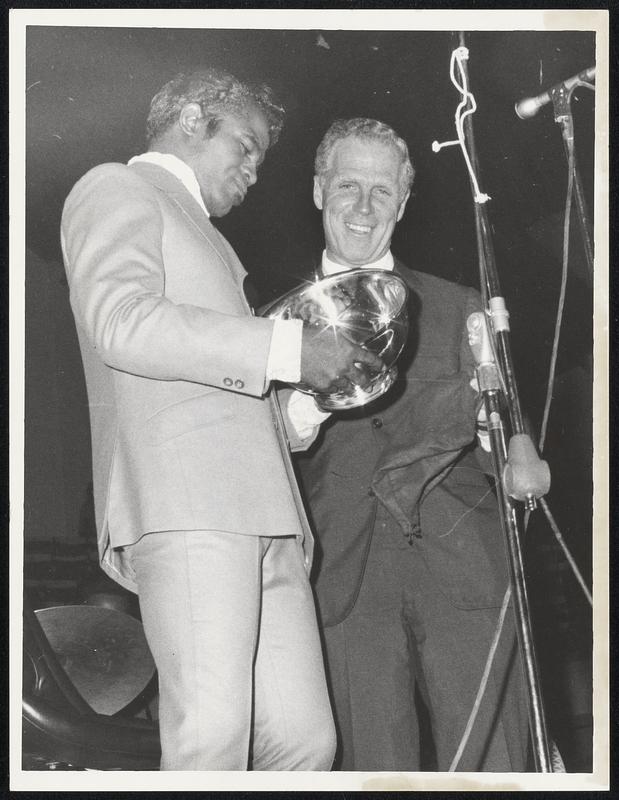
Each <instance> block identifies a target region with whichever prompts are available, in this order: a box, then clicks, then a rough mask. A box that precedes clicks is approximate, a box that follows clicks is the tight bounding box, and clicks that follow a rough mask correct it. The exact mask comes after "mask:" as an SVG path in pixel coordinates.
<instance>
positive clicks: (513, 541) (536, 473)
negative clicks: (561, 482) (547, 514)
mask: <svg viewBox="0 0 619 800" xmlns="http://www.w3.org/2000/svg"><path fill="white" fill-rule="evenodd" d="M460 45H461V46H462V47H464V33H463V32H460ZM462 67H463V69H464V70H465V71H466V70H467V67H466V63H463V64H462ZM465 74H466V72H465ZM467 84H468V75H467ZM464 135H465V139H466V142H467V145H468V152H469V154H470V158H471V163H472V164H473V167H474V170H475V173H477V171H478V170H477V163H478V162H477V153H476V150H475V142H474V135H473V125H472V115H471V114H469V115H467V116H466V118H465V119H464ZM471 187H472V189H473V192H474V186H473V182H472V181H471ZM475 225H476V233H477V246H478V252H479V261H480V273H481V275H482V276H485V284H484V282H482V292H483V290H484V285H485V287H486V290H487V296H488V306H489V310H490V312H489V313H490V317H491V319H492V323H493V328H494V332H495V341H496V347H497V351H498V352H497V353H496V354H495V353H494V347H492V345H490V343H489V341H488V340H487V339H486V345H485V346H484V344H483V343H484V333H483V332H484V331H485V320H484V318H483V314H482V315H471V317H470V318H469V337H470V340H471V347H472V349H473V352H474V354H475V356H476V359H477V361H478V367H477V377H478V381H479V383H480V391H481V393H482V397H483V400H484V405H485V409H486V414H487V418H488V432H489V434H490V444H491V449H492V460H493V465H494V470H495V475H496V489H497V495H498V499H499V509H500V516H501V527H502V530H503V534H504V536H505V542H506V554H507V560H508V564H509V574H510V584H511V590H512V596H513V601H514V614H515V619H516V631H517V636H518V643H519V647H520V653H521V657H522V665H523V671H524V677H525V683H526V689H527V700H528V711H529V724H530V728H531V735H532V740H533V751H534V758H535V768H536V771H537V772H552V767H551V762H550V755H549V746H548V736H547V732H546V721H545V715H544V706H543V702H542V696H541V690H540V681H539V674H538V669H537V660H536V656H535V647H534V643H533V635H532V628H531V620H530V614H529V602H528V597H527V588H526V583H525V578H524V568H523V560H522V549H521V539H522V536H521V534H520V532H519V529H518V520H517V516H516V505H515V503H514V500H515V499H517V500H521V501H523V502H524V504H525V507H526V508H527V509H528V510H533V509H535V508H536V505H537V504H536V498H538V497H542V496H543V495H544V494H545V493H546V492H547V491H548V489H549V487H550V473H549V471H548V465H547V464H546V463H545V462H543V461H541V460H540V459H539V457H538V456H537V453H536V452H535V448H534V446H533V443H532V441H531V439H530V437H529V436H528V435H527V434H526V433H525V431H524V423H523V418H522V412H521V408H520V401H519V398H518V390H517V386H516V378H515V373H514V367H513V361H512V356H511V348H510V342H509V322H508V320H509V314H508V312H507V310H506V307H505V301H504V299H503V297H502V296H501V292H500V287H499V279H498V274H497V271H496V264H495V259H494V249H493V245H492V238H491V234H490V225H489V223H488V216H487V213H486V208H485V205H484V203H480V202H476V203H475ZM475 318H477V319H475ZM476 336H477V337H478V341H481V343H482V346H480V347H477V348H476V347H475V346H474V345H473V339H475V338H476ZM486 336H487V334H486ZM495 355H496V356H498V358H499V360H500V363H501V371H500V373H499V371H498V369H497V367H496V364H495ZM501 375H502V380H501V377H500V376H501ZM502 390H503V391H504V392H505V398H506V401H507V406H508V411H509V422H510V427H511V431H512V434H513V435H512V437H511V439H510V441H509V446H506V438H505V437H506V432H505V428H506V426H505V424H504V422H503V419H502V404H501V401H500V400H501V391H502Z"/></svg>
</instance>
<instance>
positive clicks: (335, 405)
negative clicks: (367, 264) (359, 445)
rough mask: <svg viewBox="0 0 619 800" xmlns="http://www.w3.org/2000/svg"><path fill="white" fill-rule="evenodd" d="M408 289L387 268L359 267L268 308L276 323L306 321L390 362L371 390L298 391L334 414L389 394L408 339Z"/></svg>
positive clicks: (302, 289)
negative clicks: (397, 363) (399, 357)
mask: <svg viewBox="0 0 619 800" xmlns="http://www.w3.org/2000/svg"><path fill="white" fill-rule="evenodd" d="M407 299H408V287H407V285H406V284H405V283H404V281H403V280H402V279H401V278H400V277H398V276H397V275H394V274H393V273H392V272H387V271H386V270H382V269H354V270H349V271H347V272H338V273H337V274H335V275H330V276H328V277H326V278H322V279H321V280H316V281H314V282H308V283H305V284H302V285H301V286H299V287H297V288H296V289H293V290H292V291H291V292H288V293H287V294H285V295H283V297H280V298H279V299H278V300H275V301H274V302H273V303H271V304H269V305H268V306H267V307H266V308H264V309H262V312H261V313H262V316H265V317H269V318H270V319H300V320H303V322H304V323H306V324H307V325H313V326H318V327H321V328H322V329H324V331H325V334H326V335H332V336H334V337H335V338H336V340H337V337H338V336H344V337H346V338H347V339H349V340H351V341H353V342H356V343H357V344H359V345H361V346H362V347H365V348H367V349H368V350H372V351H373V352H374V353H376V354H377V355H378V356H380V358H381V359H382V360H383V362H384V365H385V366H384V369H382V370H381V371H380V372H378V373H376V374H375V375H374V376H373V377H372V379H371V381H370V383H369V385H367V386H366V387H365V388H361V387H360V386H357V385H354V384H349V385H348V386H347V387H346V388H345V389H342V388H335V387H334V389H333V391H331V392H329V393H321V392H317V391H315V390H314V389H312V387H311V386H308V385H307V384H304V383H297V384H294V386H295V388H296V389H299V390H300V391H302V392H306V393H307V394H311V395H314V397H315V398H316V402H317V403H318V405H319V406H321V407H322V408H324V409H326V410H328V411H337V410H341V409H346V408H356V407H358V406H363V405H365V404H366V403H369V402H370V401H372V400H375V399H376V398H377V397H380V396H381V395H383V394H384V393H385V392H386V391H387V390H388V389H389V387H390V386H391V385H392V384H393V382H394V380H395V378H396V375H397V368H396V366H395V361H396V359H397V358H398V356H399V355H400V353H401V352H402V348H403V347H404V343H405V342H406V338H407V335H408V303H407Z"/></svg>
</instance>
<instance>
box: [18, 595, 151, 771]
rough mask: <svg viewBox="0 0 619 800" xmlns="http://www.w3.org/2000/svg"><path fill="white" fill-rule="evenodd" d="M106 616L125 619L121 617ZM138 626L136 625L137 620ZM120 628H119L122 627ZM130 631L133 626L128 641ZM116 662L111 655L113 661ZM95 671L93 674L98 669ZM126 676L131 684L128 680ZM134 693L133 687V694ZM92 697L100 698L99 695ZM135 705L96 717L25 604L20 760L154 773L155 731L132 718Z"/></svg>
mask: <svg viewBox="0 0 619 800" xmlns="http://www.w3.org/2000/svg"><path fill="white" fill-rule="evenodd" d="M89 610H92V608H91V609H89ZM110 613H112V614H118V615H119V616H125V615H121V614H120V612H114V611H112V612H110ZM136 624H138V625H139V623H137V621H136ZM54 627H57V626H56V625H54ZM118 627H119V629H123V627H124V625H123V624H121V625H119V626H118ZM134 630H135V629H134V627H133V626H131V631H132V633H131V636H132V637H133V635H134V633H133V632H134ZM89 638H90V637H89ZM121 638H124V637H122V636H121ZM90 640H91V641H92V638H91V639H90ZM134 641H135V640H134ZM140 649H141V647H140ZM114 650H115V648H114V647H110V649H109V651H108V652H111V651H114ZM115 660H116V657H115V656H114V658H113V659H112V661H115ZM123 660H124V657H123V658H122V659H121V661H123ZM138 662H139V663H140V664H142V665H143V664H144V660H143V659H138ZM127 666H129V665H127ZM94 672H95V674H96V673H97V672H98V670H97V669H95V670H94ZM125 677H126V678H127V680H128V681H129V682H131V680H132V678H131V676H130V675H125ZM141 682H142V680H140V683H141ZM88 683H92V682H90V681H89V682H88ZM95 683H97V681H95ZM91 690H92V685H91ZM134 690H135V685H134V688H133V689H132V692H133V691H134ZM132 692H131V693H132ZM95 694H97V695H98V691H97V692H95ZM116 705H118V695H117V702H116ZM133 705H134V703H130V704H129V706H127V707H125V708H123V709H122V710H121V711H118V712H117V713H115V714H113V715H106V714H98V713H96V712H95V711H94V710H93V709H92V708H91V706H90V705H89V704H88V703H87V702H86V700H85V699H84V697H83V696H82V694H81V693H80V692H79V691H78V690H77V689H76V687H75V685H74V684H73V682H72V681H71V679H70V678H69V676H68V674H67V672H66V671H65V669H64V668H63V666H62V664H61V663H60V661H59V659H58V657H57V656H56V653H55V652H54V650H53V648H52V647H51V645H50V643H49V641H48V639H47V636H46V635H45V633H44V632H43V629H42V627H41V624H40V622H39V615H37V614H36V613H35V612H34V611H32V609H31V608H30V607H29V604H28V601H27V598H26V599H25V601H24V638H23V685H22V737H23V741H22V752H23V754H24V758H25V757H26V756H35V757H36V761H37V763H42V764H44V765H47V766H43V767H40V768H41V769H47V768H49V769H54V768H55V769H58V768H59V765H68V766H65V767H60V768H65V769H66V768H69V769H96V770H132V771H133V770H157V769H159V760H160V758H161V750H160V745H159V731H158V726H157V724H156V723H155V722H152V721H150V720H145V719H137V718H135V717H133V716H131V711H130V709H131V707H132V706H133ZM36 768H37V769H38V768H39V767H36Z"/></svg>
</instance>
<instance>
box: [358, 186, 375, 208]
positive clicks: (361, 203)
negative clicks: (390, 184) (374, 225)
mask: <svg viewBox="0 0 619 800" xmlns="http://www.w3.org/2000/svg"><path fill="white" fill-rule="evenodd" d="M355 211H357V212H358V213H359V214H370V213H371V212H372V195H371V193H370V192H369V191H368V190H367V189H364V188H363V187H361V188H360V189H359V194H358V195H357V199H356V201H355Z"/></svg>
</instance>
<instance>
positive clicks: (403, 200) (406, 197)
mask: <svg viewBox="0 0 619 800" xmlns="http://www.w3.org/2000/svg"><path fill="white" fill-rule="evenodd" d="M410 196H411V193H410V189H409V191H408V192H406V194H405V195H404V197H403V199H402V202H401V203H400V207H399V208H398V216H397V219H396V222H399V221H400V220H401V219H402V217H403V215H404V209H405V208H406V203H407V201H408V198H409V197H410Z"/></svg>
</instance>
